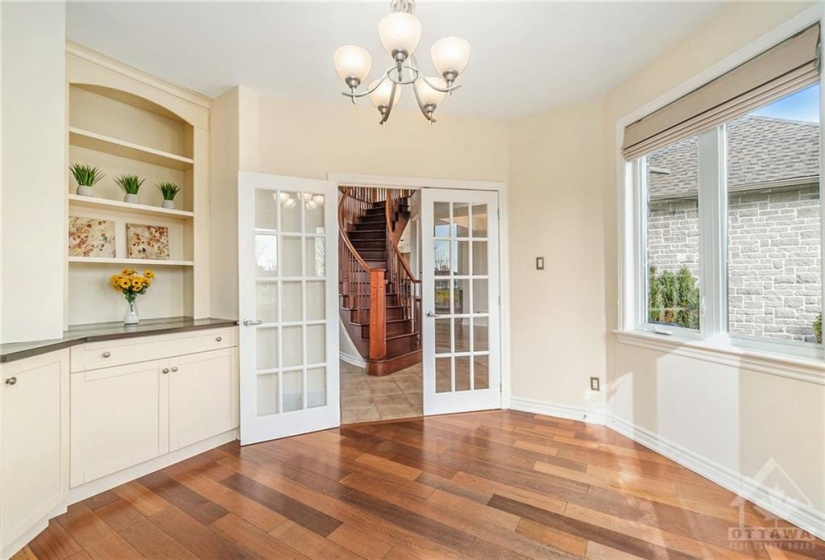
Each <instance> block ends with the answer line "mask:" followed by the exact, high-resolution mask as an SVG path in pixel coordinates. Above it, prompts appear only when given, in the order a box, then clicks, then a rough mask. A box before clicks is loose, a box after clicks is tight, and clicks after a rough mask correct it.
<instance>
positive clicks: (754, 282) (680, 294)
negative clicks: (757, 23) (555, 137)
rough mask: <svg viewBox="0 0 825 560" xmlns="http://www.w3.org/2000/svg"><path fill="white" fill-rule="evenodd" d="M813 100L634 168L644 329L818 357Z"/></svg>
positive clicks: (791, 101) (779, 105) (728, 127)
mask: <svg viewBox="0 0 825 560" xmlns="http://www.w3.org/2000/svg"><path fill="white" fill-rule="evenodd" d="M819 103H820V92H819V85H818V84H817V85H814V86H810V87H805V88H804V89H800V90H797V91H795V92H793V93H791V94H790V95H787V96H786V97H783V98H781V99H779V100H776V101H772V102H769V103H768V104H765V105H763V106H761V107H758V108H756V109H755V110H752V111H750V112H749V113H746V114H744V115H742V116H736V117H735V118H732V119H731V120H729V121H727V122H724V123H722V124H719V125H718V126H716V127H713V128H711V129H710V130H706V131H704V132H701V133H699V134H697V135H694V136H689V137H687V138H683V139H679V140H678V141H676V142H673V143H671V144H668V145H665V146H663V147H658V148H657V149H655V150H654V151H652V152H650V153H648V154H647V155H644V156H642V157H640V158H638V159H637V160H635V164H634V169H635V170H636V173H635V175H634V176H635V178H636V179H635V182H636V185H635V187H634V188H635V190H636V197H637V200H639V201H642V203H641V204H637V206H636V207H637V208H638V211H637V216H636V218H635V222H634V223H635V227H636V231H637V237H638V239H639V244H638V245H637V247H638V248H637V251H639V253H640V255H641V257H642V258H639V259H637V261H636V263H637V265H636V266H637V271H636V274H637V280H636V281H637V285H638V286H640V289H639V290H638V292H637V293H638V294H639V298H640V299H642V298H643V300H644V305H640V306H639V308H638V309H639V311H638V312H639V317H638V320H637V324H638V325H639V327H640V328H642V329H644V330H649V331H654V332H659V333H661V334H680V333H684V334H689V333H691V332H693V333H696V334H695V335H694V336H699V335H701V336H702V337H709V336H718V335H728V336H729V339H730V341H731V342H733V343H735V344H742V345H745V346H756V347H759V348H764V349H771V350H782V351H791V352H795V351H796V352H798V353H802V354H806V353H807V354H809V353H810V352H808V351H806V350H805V347H809V348H813V349H815V351H816V352H817V353H821V350H820V349H821V345H820V343H821V310H822V259H821V251H822V247H821V245H822V234H821V223H822V216H821V212H820V183H819V176H820V153H821V149H820V118H819ZM641 287H643V289H641Z"/></svg>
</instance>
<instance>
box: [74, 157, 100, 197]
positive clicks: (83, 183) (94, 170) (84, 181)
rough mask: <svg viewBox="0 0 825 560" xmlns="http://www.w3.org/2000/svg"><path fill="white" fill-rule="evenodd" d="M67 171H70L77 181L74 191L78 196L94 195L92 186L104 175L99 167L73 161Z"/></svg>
mask: <svg viewBox="0 0 825 560" xmlns="http://www.w3.org/2000/svg"><path fill="white" fill-rule="evenodd" d="M69 171H71V172H72V175H74V180H75V181H77V191H76V192H77V194H78V195H80V196H94V190H93V189H92V187H94V186H95V184H96V183H97V182H98V181H100V180H101V179H103V177H105V175H104V174H103V173H102V172H101V171H100V168H99V167H92V166H91V165H87V164H85V163H73V164H72V166H71V167H69Z"/></svg>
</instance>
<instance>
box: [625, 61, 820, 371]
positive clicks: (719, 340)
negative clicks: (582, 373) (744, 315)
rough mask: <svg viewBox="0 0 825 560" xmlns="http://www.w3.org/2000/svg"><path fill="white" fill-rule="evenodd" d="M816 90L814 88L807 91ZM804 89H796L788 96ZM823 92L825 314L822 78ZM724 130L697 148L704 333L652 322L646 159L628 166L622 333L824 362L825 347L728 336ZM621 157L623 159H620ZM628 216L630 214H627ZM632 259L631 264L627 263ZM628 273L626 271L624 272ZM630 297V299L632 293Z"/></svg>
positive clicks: (706, 136) (702, 137)
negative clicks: (626, 265)
mask: <svg viewBox="0 0 825 560" xmlns="http://www.w3.org/2000/svg"><path fill="white" fill-rule="evenodd" d="M807 87H812V86H806V88H807ZM806 88H800V89H798V90H794V91H793V92H791V93H790V94H789V95H792V94H794V93H797V92H799V91H802V90H803V89H806ZM819 92H820V123H819V127H820V162H819V177H820V180H819V200H820V231H821V239H820V271H819V274H820V285H821V295H820V297H821V302H822V305H821V307H822V308H823V311H825V205H823V204H822V193H823V189H822V169H823V162H824V161H825V157H823V155H824V154H825V141H823V138H824V137H823V134H822V133H823V131H825V127H823V119H822V118H821V117H822V115H823V113H825V111H823V108H825V92H823V88H822V78H821V77H820V81H819ZM725 129H726V125H725V124H722V125H719V126H717V127H715V128H712V129H710V130H707V131H705V132H702V133H700V134H699V135H698V136H697V138H698V141H697V148H698V163H699V169H698V193H697V196H698V210H699V290H700V313H699V315H700V328H699V330H698V331H696V330H692V329H686V328H683V327H678V326H664V325H661V324H655V323H650V322H649V321H648V309H647V304H648V277H649V274H648V259H647V217H648V206H647V205H648V200H647V177H648V174H647V172H646V171H647V156H642V157H640V158H637V159H636V160H634V161H632V162H625V186H626V188H627V189H629V190H626V193H627V195H628V197H629V201H630V204H629V205H627V206H626V207H625V213H626V214H625V223H626V225H627V226H628V230H627V232H626V233H627V234H628V235H629V236H630V237H631V238H632V243H630V244H626V245H625V250H626V251H627V250H629V251H630V252H631V253H632V254H631V255H627V254H626V255H625V258H626V262H627V261H628V260H629V261H630V266H631V267H632V271H631V278H632V280H631V286H628V287H629V288H630V289H631V290H632V292H631V293H632V296H631V297H629V298H628V297H626V298H624V304H625V307H624V309H625V311H626V312H629V313H630V315H631V317H630V318H629V319H630V320H629V321H627V322H626V323H625V325H624V329H623V331H624V332H641V333H647V334H655V335H664V336H665V337H667V338H671V339H673V341H674V342H679V341H683V342H696V341H699V342H707V343H710V344H712V345H714V346H717V347H723V348H730V349H738V350H744V351H755V352H759V353H769V354H775V355H776V354H779V355H787V356H789V357H796V358H806V359H815V360H819V361H822V360H823V359H824V358H825V350H823V348H825V346H823V344H822V343H811V342H802V341H793V340H780V339H771V338H769V337H757V336H747V335H736V334H730V333H729V332H728V313H729V306H728V305H729V304H728V278H729V271H728V205H729V202H728V189H727V147H726V130H725ZM620 157H621V156H620ZM628 213H629V214H630V215H627V214H628ZM628 257H629V259H628ZM626 270H627V269H626ZM628 295H629V294H628Z"/></svg>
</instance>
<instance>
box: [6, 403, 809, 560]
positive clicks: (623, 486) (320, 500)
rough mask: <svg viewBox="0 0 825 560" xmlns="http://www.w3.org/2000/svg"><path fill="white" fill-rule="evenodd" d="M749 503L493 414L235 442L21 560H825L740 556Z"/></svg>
mask: <svg viewBox="0 0 825 560" xmlns="http://www.w3.org/2000/svg"><path fill="white" fill-rule="evenodd" d="M734 498H735V496H734V495H733V494H732V493H730V492H728V491H726V490H724V489H722V488H720V487H719V486H716V485H714V484H712V483H710V482H708V481H707V480H705V479H703V478H702V477H700V476H698V475H696V474H694V473H692V472H691V471H688V470H687V469H684V468H682V467H680V466H678V465H676V464H675V463H673V462H671V461H669V460H667V459H665V458H663V457H661V456H660V455H657V454H656V453H653V452H652V451H650V450H648V449H646V448H644V447H642V446H641V445H638V444H636V443H634V442H632V441H630V440H628V439H626V438H624V437H622V436H620V435H618V434H616V433H614V432H612V431H610V430H609V429H607V428H604V427H601V426H592V425H585V424H582V423H580V422H573V421H568V420H560V419H555V418H550V417H546V416H539V415H533V414H527V413H520V412H513V411H490V412H481V413H471V414H461V415H452V416H440V417H431V418H426V419H420V418H419V419H412V420H400V421H393V422H391V423H383V424H369V425H358V426H351V427H343V428H341V429H339V430H329V431H325V432H317V433H313V434H307V435H303V436H298V437H293V438H288V439H283V440H278V441H274V442H268V443H263V444H258V445H253V446H248V447H244V448H241V447H239V446H238V445H237V443H233V444H228V445H225V446H223V447H221V448H218V449H215V450H212V451H209V452H206V453H203V454H201V455H198V456H196V457H194V458H192V459H189V460H187V461H184V462H182V463H178V464H176V465H173V466H171V467H169V468H166V469H164V470H162V471H159V472H156V473H153V474H150V475H148V476H145V477H143V478H141V479H139V480H137V481H134V482H130V483H128V484H125V485H123V486H120V487H118V488H115V489H114V490H112V491H109V492H105V493H103V494H100V495H98V496H94V497H92V498H89V499H88V500H86V501H84V502H81V503H78V504H75V505H73V506H71V507H70V508H69V511H68V513H66V514H65V515H62V516H60V517H58V518H56V519H54V520H52V522H51V524H50V525H49V528H48V529H47V530H46V531H45V532H43V533H42V534H41V535H40V536H38V537H37V538H36V539H35V540H34V541H32V542H31V543H30V544H29V546H27V547H26V548H25V549H24V550H23V551H21V552H20V553H19V554H18V555H17V556H15V560H24V559H27V560H33V559H40V560H52V559H53V560H62V559H67V558H71V559H73V560H81V559H90V558H111V559H128V558H157V559H175V560H176V559H187V558H206V559H209V558H215V559H218V558H220V559H224V558H323V559H327V558H349V559H370V560H371V559H387V560H390V559H411V558H468V557H470V558H494V559H509V558H525V557H526V558H583V557H586V558H591V559H610V560H612V559H615V560H624V559H630V558H668V559H681V558H759V559H764V560H777V559H785V560H798V559H810V558H825V543H823V542H822V541H815V542H808V541H804V542H801V541H800V542H801V544H802V545H804V546H802V547H801V548H800V547H799V543H797V546H798V548H797V549H795V550H792V551H789V550H782V549H778V548H751V547H746V546H744V545H751V544H758V543H748V542H744V543H739V544H740V545H743V546H741V547H740V548H738V549H732V548H731V547H730V545H731V542H730V541H729V540H728V529H729V528H732V527H733V528H737V527H739V510H738V508H736V507H734V506H732V505H731V502H732V501H733V500H734ZM744 515H745V522H746V524H747V525H748V526H765V525H766V524H772V523H773V522H769V521H766V520H765V518H764V517H763V515H762V514H761V513H760V511H759V510H757V509H756V508H755V507H754V506H753V505H752V504H749V503H746V504H745V505H744ZM782 525H787V524H782ZM806 546H807V547H806Z"/></svg>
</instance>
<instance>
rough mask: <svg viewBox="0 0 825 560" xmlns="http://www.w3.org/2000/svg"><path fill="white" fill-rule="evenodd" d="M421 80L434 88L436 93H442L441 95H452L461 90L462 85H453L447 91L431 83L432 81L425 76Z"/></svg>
mask: <svg viewBox="0 0 825 560" xmlns="http://www.w3.org/2000/svg"><path fill="white" fill-rule="evenodd" d="M421 79H422V80H424V83H425V84H427V85H428V86H430V87H431V88H433V89H434V90H435V91H440V92H441V93H452V92H454V91H455V90H457V89H461V84H453V85H451V86H450V87H448V88H446V89H445V88H441V87H438V86H436V85H434V84H433V83H432V82H430V80H428V79H427V78H426V77H424V76H421Z"/></svg>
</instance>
